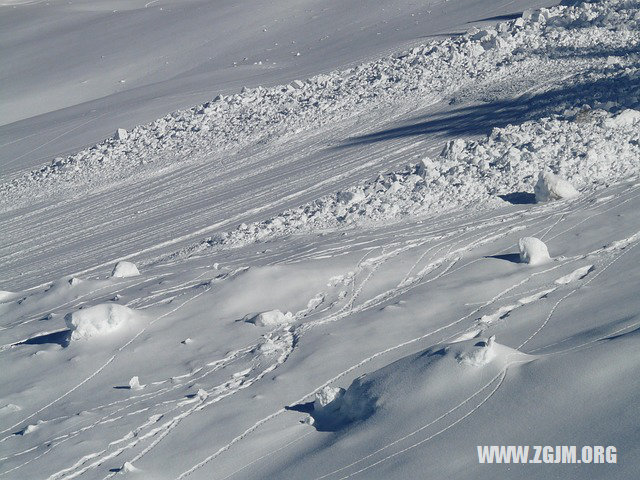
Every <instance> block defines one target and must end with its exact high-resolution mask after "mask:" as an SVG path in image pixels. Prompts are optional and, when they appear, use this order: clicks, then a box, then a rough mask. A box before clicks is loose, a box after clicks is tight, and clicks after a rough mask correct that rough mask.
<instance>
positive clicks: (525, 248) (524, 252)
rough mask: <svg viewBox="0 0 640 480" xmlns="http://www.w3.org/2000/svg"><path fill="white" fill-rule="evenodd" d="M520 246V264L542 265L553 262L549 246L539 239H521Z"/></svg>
mask: <svg viewBox="0 0 640 480" xmlns="http://www.w3.org/2000/svg"><path fill="white" fill-rule="evenodd" d="M518 246H519V247H520V262H522V263H528V264H529V265H540V264H542V263H546V262H548V261H549V260H551V257H550V256H549V250H548V249H547V246H546V245H545V244H544V242H543V241H542V240H540V239H538V238H535V237H524V238H521V239H520V241H519V242H518Z"/></svg>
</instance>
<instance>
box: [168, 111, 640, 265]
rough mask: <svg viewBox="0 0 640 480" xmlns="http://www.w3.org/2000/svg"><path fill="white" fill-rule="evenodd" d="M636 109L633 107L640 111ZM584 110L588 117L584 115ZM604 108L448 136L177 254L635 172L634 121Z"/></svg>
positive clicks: (639, 153) (603, 181)
mask: <svg viewBox="0 0 640 480" xmlns="http://www.w3.org/2000/svg"><path fill="white" fill-rule="evenodd" d="M639 113H640V112H639ZM585 116H586V117H587V118H588V120H587V121H585ZM618 116H619V115H618V114H612V113H609V112H607V111H604V110H580V114H579V115H576V114H575V112H569V113H567V116H563V115H555V116H553V117H549V118H543V119H541V120H539V121H529V122H525V123H523V124H521V125H509V126H506V127H504V128H495V129H493V131H492V132H491V134H490V135H488V136H487V137H486V138H484V139H481V140H477V141H476V140H469V141H467V140H462V139H458V140H455V141H451V142H449V143H448V144H447V145H446V146H445V148H444V149H443V151H442V153H441V155H440V157H438V158H435V159H429V158H425V159H424V160H423V161H421V162H420V163H418V164H417V165H408V166H406V167H405V168H404V169H403V170H400V171H396V172H390V173H387V174H381V175H378V176H377V177H376V178H375V179H373V180H370V181H367V182H364V183H361V184H359V185H356V186H354V187H350V188H348V189H346V190H345V191H341V192H338V193H336V194H334V195H328V196H325V197H322V198H319V199H317V200H315V201H313V202H310V203H307V204H305V205H302V206H300V207H297V208H293V209H289V210H286V211H284V212H283V213H281V214H279V215H277V216H275V217H273V218H270V219H268V220H265V221H262V222H254V223H250V224H241V225H240V226H239V227H237V228H236V229H235V230H232V231H230V232H223V233H221V234H218V235H216V236H213V237H209V238H207V239H206V240H204V241H203V242H202V243H200V244H199V245H193V246H191V247H189V248H187V249H186V250H184V251H182V252H180V253H181V254H189V253H191V252H193V251H198V250H202V249H204V248H207V247H209V246H215V245H229V246H238V245H244V244H247V243H251V242H256V241H261V240H265V239H268V238H271V237H273V236H279V235H290V234H294V233H298V232H303V231H312V230H321V229H327V228H336V227H341V226H349V225H362V224H367V223H370V222H379V221H382V220H394V219H398V218H402V217H407V216H419V215H425V214H432V213H437V212H442V211H445V210H451V209H456V208H461V207H475V208H486V207H490V206H491V205H496V206H497V205H501V204H502V201H501V200H498V198H499V197H498V195H500V194H508V193H512V192H519V191H532V190H533V189H534V182H535V181H536V179H539V174H540V172H541V171H547V172H548V170H547V169H549V170H551V171H554V172H557V173H558V175H560V176H562V177H564V178H566V179H567V180H563V179H560V178H557V176H556V175H554V174H552V173H550V172H549V173H545V174H543V185H544V189H546V190H545V191H544V192H543V188H541V187H540V186H538V187H537V190H538V191H539V193H538V195H539V198H542V197H543V196H544V197H545V198H548V199H553V198H565V197H571V196H574V195H576V194H577V191H576V189H575V188H574V187H573V185H576V186H578V187H579V188H580V189H584V190H591V189H596V188H600V187H605V186H607V185H609V184H611V183H613V182H617V181H620V180H624V179H626V178H631V177H634V176H637V175H638V173H639V171H640V167H639V165H640V164H639V159H640V123H638V124H635V123H631V124H628V123H622V124H621V125H619V126H611V125H610V124H609V123H608V120H610V119H612V118H617V117H618Z"/></svg>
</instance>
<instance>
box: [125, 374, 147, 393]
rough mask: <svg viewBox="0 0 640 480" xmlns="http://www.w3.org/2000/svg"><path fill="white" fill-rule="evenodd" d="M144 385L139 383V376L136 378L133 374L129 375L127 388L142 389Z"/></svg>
mask: <svg viewBox="0 0 640 480" xmlns="http://www.w3.org/2000/svg"><path fill="white" fill-rule="evenodd" d="M145 386H146V385H141V384H140V378H138V376H137V375H136V376H134V377H131V380H129V388H130V389H131V390H142V389H143V388H144V387H145Z"/></svg>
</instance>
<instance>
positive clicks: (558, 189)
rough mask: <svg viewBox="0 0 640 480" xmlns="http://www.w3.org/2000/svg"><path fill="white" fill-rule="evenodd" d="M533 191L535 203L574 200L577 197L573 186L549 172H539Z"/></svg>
mask: <svg viewBox="0 0 640 480" xmlns="http://www.w3.org/2000/svg"><path fill="white" fill-rule="evenodd" d="M533 191H534V193H535V195H536V202H550V201H552V200H562V199H565V198H574V197H577V196H578V195H579V193H578V191H577V190H576V189H575V188H574V187H573V185H571V184H570V183H569V182H567V181H566V180H564V179H562V178H560V177H558V176H557V175H554V174H553V173H551V172H540V175H538V182H537V183H536V186H535V187H534V189H533Z"/></svg>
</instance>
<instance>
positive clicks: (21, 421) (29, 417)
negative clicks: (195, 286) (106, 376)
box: [0, 287, 211, 433]
mask: <svg viewBox="0 0 640 480" xmlns="http://www.w3.org/2000/svg"><path fill="white" fill-rule="evenodd" d="M210 289H211V287H209V288H207V289H205V290H203V291H202V292H200V293H197V294H196V295H195V296H193V297H191V298H188V299H187V300H185V301H184V302H183V303H181V304H180V305H178V306H177V307H175V308H174V309H173V310H170V311H169V312H166V313H164V314H162V315H161V316H159V317H157V318H156V319H154V320H152V321H151V322H149V324H148V325H147V326H146V327H144V328H143V329H142V330H140V331H139V332H138V333H136V334H135V335H134V336H133V337H132V338H131V339H130V340H129V341H127V342H126V343H125V344H124V345H122V346H121V347H120V348H118V350H116V352H115V353H114V354H113V355H112V356H111V357H110V358H109V359H108V360H107V361H106V362H105V363H104V364H103V365H102V366H101V367H99V368H98V369H97V370H96V371H95V372H93V373H92V374H91V375H89V376H88V377H87V378H85V379H84V380H83V381H82V382H80V383H79V384H77V385H76V386H75V387H73V388H71V389H70V390H67V391H66V392H65V393H63V394H62V395H60V396H59V397H57V398H56V399H54V400H52V401H51V402H49V403H47V404H46V405H44V406H43V407H40V409H38V410H36V411H35V412H33V413H32V414H31V415H29V416H28V417H25V418H23V419H22V420H20V421H19V422H17V423H16V424H14V425H12V426H11V427H9V428H6V429H4V430H2V431H0V433H6V432H8V431H9V430H12V429H14V428H16V427H18V426H19V425H20V424H22V423H24V422H26V421H27V420H29V419H31V418H33V417H34V416H36V415H37V414H38V413H40V412H42V411H43V410H45V409H46V408H49V407H50V406H52V405H54V404H56V403H57V402H59V401H60V400H62V399H63V398H65V397H67V396H68V395H69V394H71V393H72V392H74V391H75V390H77V389H78V388H80V387H81V386H82V385H84V384H85V383H87V382H88V381H90V380H91V379H92V378H94V377H95V376H96V375H98V374H99V373H100V372H101V371H102V370H104V369H105V368H106V367H107V366H109V365H110V364H111V363H112V362H113V361H114V360H115V358H116V356H117V354H118V353H119V352H121V351H122V350H124V349H125V348H126V347H128V346H129V345H131V343H133V342H134V341H135V340H136V339H137V338H138V337H139V336H140V335H142V334H143V333H144V332H145V331H146V330H147V329H148V328H149V327H150V326H152V325H153V324H154V323H156V322H157V321H158V320H160V319H162V318H164V317H166V316H168V315H171V314H172V313H174V312H176V311H178V309H180V308H182V307H183V306H184V305H186V304H187V303H189V302H191V301H193V300H195V299H196V298H198V297H200V296H201V295H203V294H204V293H206V292H208V291H209V290H210Z"/></svg>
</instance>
